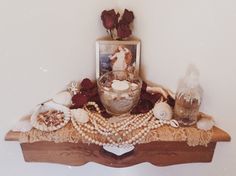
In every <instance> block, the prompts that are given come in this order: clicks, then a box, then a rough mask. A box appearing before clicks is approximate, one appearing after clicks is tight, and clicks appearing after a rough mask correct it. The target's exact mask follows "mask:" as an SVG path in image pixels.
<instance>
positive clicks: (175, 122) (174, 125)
mask: <svg viewBox="0 0 236 176" xmlns="http://www.w3.org/2000/svg"><path fill="white" fill-rule="evenodd" d="M170 125H171V126H172V127H174V128H178V127H179V123H178V122H177V121H176V120H174V119H173V120H171V121H170Z"/></svg>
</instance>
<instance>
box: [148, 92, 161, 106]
mask: <svg viewBox="0 0 236 176" xmlns="http://www.w3.org/2000/svg"><path fill="white" fill-rule="evenodd" d="M161 96H162V95H161V94H160V93H155V94H152V95H151V99H150V101H151V102H152V104H155V103H156V102H157V101H158V100H159V99H160V98H161Z"/></svg>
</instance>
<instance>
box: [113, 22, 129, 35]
mask: <svg viewBox="0 0 236 176" xmlns="http://www.w3.org/2000/svg"><path fill="white" fill-rule="evenodd" d="M116 29H117V36H118V37H120V38H127V37H129V36H130V35H131V34H132V31H131V29H130V27H129V25H128V24H124V23H119V24H118V26H117V28H116Z"/></svg>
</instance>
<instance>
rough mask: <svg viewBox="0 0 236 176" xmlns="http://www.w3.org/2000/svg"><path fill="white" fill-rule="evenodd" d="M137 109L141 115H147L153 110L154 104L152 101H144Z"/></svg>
mask: <svg viewBox="0 0 236 176" xmlns="http://www.w3.org/2000/svg"><path fill="white" fill-rule="evenodd" d="M137 108H138V111H139V113H147V112H148V111H150V110H151V109H152V108H153V104H152V103H151V102H150V101H147V100H142V101H140V102H139V104H138V106H137Z"/></svg>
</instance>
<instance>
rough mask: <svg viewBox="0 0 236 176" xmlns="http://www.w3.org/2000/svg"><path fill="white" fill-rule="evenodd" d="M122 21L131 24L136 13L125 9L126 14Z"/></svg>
mask: <svg viewBox="0 0 236 176" xmlns="http://www.w3.org/2000/svg"><path fill="white" fill-rule="evenodd" d="M122 20H123V21H125V22H126V24H130V23H132V22H133V20H134V13H133V12H132V11H129V10H127V9H125V11H124V14H123V16H122Z"/></svg>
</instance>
